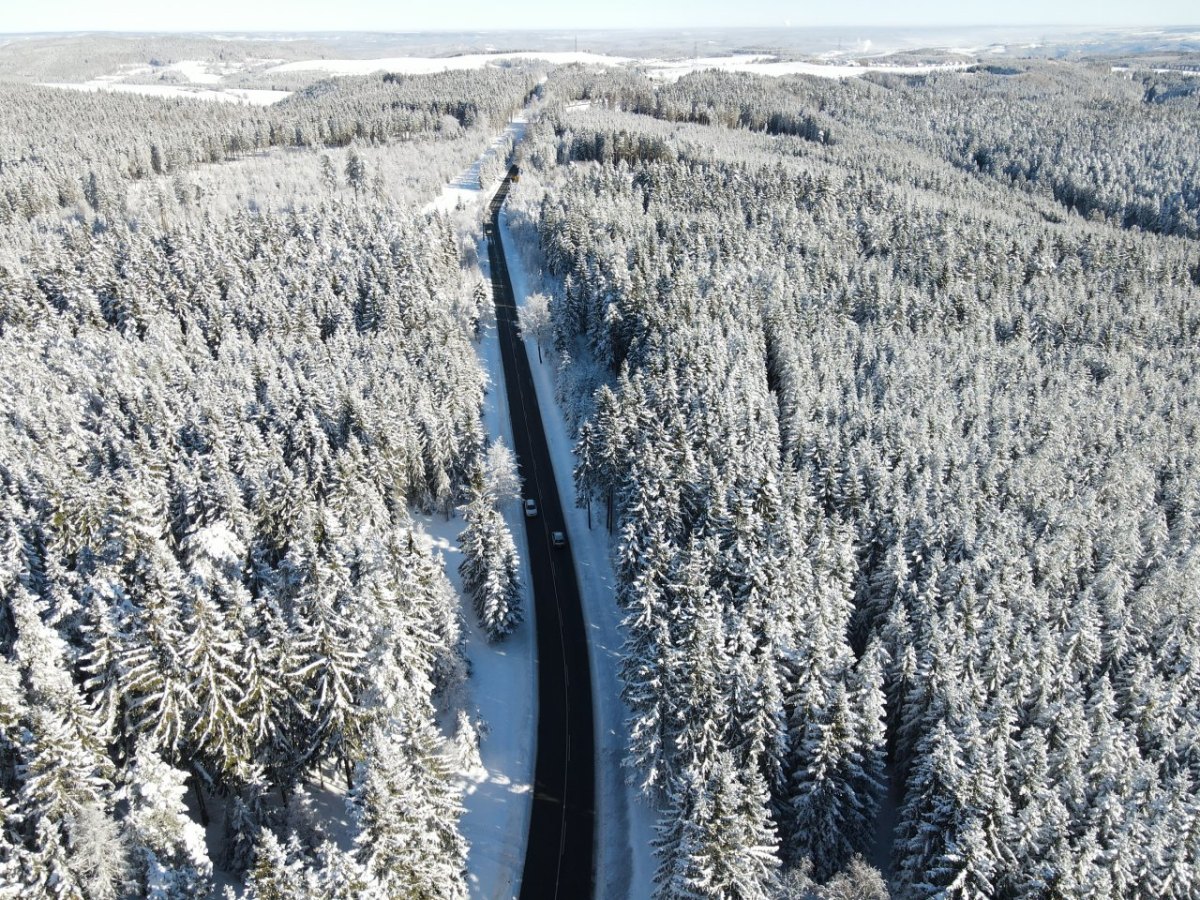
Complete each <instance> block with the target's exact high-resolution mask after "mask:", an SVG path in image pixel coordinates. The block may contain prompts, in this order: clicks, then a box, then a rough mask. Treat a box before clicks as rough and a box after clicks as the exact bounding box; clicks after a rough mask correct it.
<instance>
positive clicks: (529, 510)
mask: <svg viewBox="0 0 1200 900" xmlns="http://www.w3.org/2000/svg"><path fill="white" fill-rule="evenodd" d="M537 514H538V508H537V501H536V500H534V499H533V498H532V497H526V498H525V518H527V519H536V518H537Z"/></svg>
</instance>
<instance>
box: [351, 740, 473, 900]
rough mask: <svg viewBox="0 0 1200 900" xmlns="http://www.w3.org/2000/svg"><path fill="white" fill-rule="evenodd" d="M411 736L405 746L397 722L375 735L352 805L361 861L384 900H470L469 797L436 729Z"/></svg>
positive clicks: (357, 853)
mask: <svg viewBox="0 0 1200 900" xmlns="http://www.w3.org/2000/svg"><path fill="white" fill-rule="evenodd" d="M409 734H410V735H411V737H408V738H405V739H402V738H401V736H400V734H398V733H397V731H396V725H395V722H394V721H388V722H384V723H382V724H381V725H379V726H377V727H376V728H375V729H374V730H373V731H372V734H371V738H370V753H369V755H368V758H369V760H370V761H369V762H367V763H364V764H363V765H362V766H361V767H360V769H359V771H358V773H357V775H356V781H355V786H354V789H353V790H352V792H351V796H350V800H349V803H350V807H351V811H352V812H353V814H354V817H355V820H356V822H357V827H358V830H357V835H356V837H355V843H356V851H355V855H356V858H357V860H358V861H359V863H360V864H361V865H362V867H363V869H364V870H365V872H366V873H367V875H368V877H369V878H370V879H371V880H372V882H373V883H374V884H376V885H377V886H378V890H379V892H380V896H383V897H387V898H395V900H400V898H405V897H431V898H432V897H446V898H461V897H465V896H466V895H467V891H466V883H465V879H464V872H465V868H466V850H467V847H466V843H465V842H464V841H463V839H462V837H461V836H460V835H459V833H458V831H457V821H458V817H459V815H461V806H460V803H461V797H460V792H459V788H458V787H457V786H456V785H455V784H454V781H453V779H452V772H451V766H450V762H449V760H448V759H447V758H446V756H445V752H446V748H445V747H444V745H443V741H442V740H441V738H440V736H438V735H437V732H436V728H435V726H434V725H433V724H432V723H431V722H424V723H421V724H419V725H417V726H416V727H415V728H410V729H409Z"/></svg>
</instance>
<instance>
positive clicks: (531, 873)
mask: <svg viewBox="0 0 1200 900" xmlns="http://www.w3.org/2000/svg"><path fill="white" fill-rule="evenodd" d="M511 178H512V172H510V173H509V175H508V177H506V178H505V179H504V181H503V182H502V183H501V185H500V188H499V190H497V191H496V194H495V196H494V197H493V198H492V202H491V206H490V208H489V219H488V224H487V225H486V227H485V232H486V234H487V239H488V260H489V262H490V263H491V276H492V296H493V298H494V299H495V303H496V324H497V328H498V329H499V338H500V354H501V357H502V360H503V363H504V381H505V387H506V389H507V392H508V408H509V412H510V414H511V416H512V432H513V442H514V444H515V446H514V448H513V449H514V451H515V452H516V456H517V463H518V465H519V466H520V467H521V475H522V476H523V478H524V481H525V496H526V497H532V498H534V499H535V500H536V501H537V505H538V508H539V509H540V514H539V515H538V516H537V517H535V518H527V519H525V528H526V533H527V535H528V539H529V571H530V573H531V577H532V579H533V584H532V587H533V597H534V604H535V609H536V611H537V658H538V678H537V682H538V716H537V722H538V725H537V764H536V767H535V770H534V789H533V790H534V793H533V814H532V816H531V818H530V822H529V847H528V849H527V851H526V854H525V871H524V875H523V876H522V878H521V896H522V897H523V898H527V900H533V898H539V900H540V898H551V897H553V898H558V897H561V898H564V900H580V898H585V897H590V896H591V895H592V883H593V852H592V848H593V835H594V826H595V822H594V801H595V777H596V773H595V749H594V742H593V734H592V684H591V672H590V669H589V667H588V644H587V635H586V634H585V631H584V624H583V608H582V605H581V604H580V599H579V584H578V582H577V581H576V578H575V566H574V564H573V562H572V560H571V545H570V541H569V540H568V542H567V545H566V546H565V547H552V546H551V544H550V533H551V532H552V531H562V532H564V533H565V532H566V530H567V526H566V522H565V518H564V516H563V511H562V503H561V502H560V500H559V496H558V488H557V487H556V485H555V483H554V469H553V468H552V467H551V461H550V449H549V447H548V445H547V443H546V432H545V429H544V428H543V427H542V417H541V412H540V410H539V408H538V402H537V393H536V391H535V389H534V386H533V374H532V373H531V371H530V369H529V358H528V357H527V356H526V355H525V351H524V347H523V346H522V344H521V340H520V337H519V335H518V333H517V307H516V299H515V297H514V295H513V289H512V282H511V281H510V279H509V275H508V264H507V262H506V261H505V259H504V249H503V247H502V246H501V243H500V207H501V206H503V204H504V200H505V198H506V197H507V196H508V187H509V183H510V180H511Z"/></svg>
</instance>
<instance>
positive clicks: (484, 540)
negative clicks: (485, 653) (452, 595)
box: [459, 471, 523, 641]
mask: <svg viewBox="0 0 1200 900" xmlns="http://www.w3.org/2000/svg"><path fill="white" fill-rule="evenodd" d="M469 496H470V500H469V501H468V503H467V504H466V505H465V506H464V507H463V518H464V519H465V520H466V524H465V526H464V528H463V530H462V534H461V535H460V536H459V545H460V546H461V547H462V552H463V561H462V563H461V564H460V565H459V571H460V572H461V573H462V577H463V589H464V590H465V591H466V593H467V596H468V597H470V598H471V602H472V604H473V605H474V607H475V615H476V617H477V619H478V621H479V626H480V628H482V629H483V630H484V633H485V634H487V636H488V639H489V640H493V641H498V640H503V639H504V638H505V637H507V636H508V635H509V634H511V633H512V632H513V630H514V629H515V628H516V627H517V626H518V625H519V624H520V623H521V620H522V618H523V613H522V610H521V583H520V559H519V557H518V556H517V547H516V543H515V542H514V541H513V538H512V533H511V532H510V531H509V529H508V523H507V522H505V520H504V516H503V515H502V514H501V513H500V511H499V510H498V509H497V508H496V506H495V503H494V501H493V499H492V497H491V495H490V494H489V492H488V490H487V487H486V486H485V484H484V474H483V472H482V471H479V472H477V474H476V475H475V477H474V478H473V480H472V485H471V487H470V495H469Z"/></svg>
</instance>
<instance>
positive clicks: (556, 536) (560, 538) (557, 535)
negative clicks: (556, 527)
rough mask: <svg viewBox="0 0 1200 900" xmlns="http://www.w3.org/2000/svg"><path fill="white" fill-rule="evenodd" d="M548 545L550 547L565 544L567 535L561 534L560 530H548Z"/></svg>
mask: <svg viewBox="0 0 1200 900" xmlns="http://www.w3.org/2000/svg"><path fill="white" fill-rule="evenodd" d="M550 545H551V546H552V547H565V546H567V536H566V535H565V534H563V533H562V532H561V531H552V532H550Z"/></svg>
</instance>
